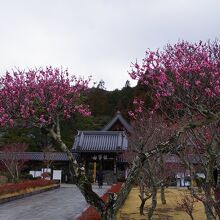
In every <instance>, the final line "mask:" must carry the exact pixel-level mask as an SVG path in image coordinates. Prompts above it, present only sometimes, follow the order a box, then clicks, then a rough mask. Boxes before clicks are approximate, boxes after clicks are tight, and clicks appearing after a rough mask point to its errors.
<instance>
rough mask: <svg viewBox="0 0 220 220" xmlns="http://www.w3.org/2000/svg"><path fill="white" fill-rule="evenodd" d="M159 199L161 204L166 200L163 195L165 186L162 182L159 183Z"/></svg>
mask: <svg viewBox="0 0 220 220" xmlns="http://www.w3.org/2000/svg"><path fill="white" fill-rule="evenodd" d="M160 199H161V202H162V204H163V205H165V204H166V203H167V202H166V197H165V186H164V184H161V186H160Z"/></svg>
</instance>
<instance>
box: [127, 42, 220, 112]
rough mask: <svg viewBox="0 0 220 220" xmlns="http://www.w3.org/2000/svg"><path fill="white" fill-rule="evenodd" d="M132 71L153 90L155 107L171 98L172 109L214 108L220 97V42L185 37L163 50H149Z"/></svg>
mask: <svg viewBox="0 0 220 220" xmlns="http://www.w3.org/2000/svg"><path fill="white" fill-rule="evenodd" d="M129 74H130V76H131V78H132V79H136V80H138V81H139V82H140V83H142V84H144V85H146V86H147V87H148V88H150V89H151V91H153V101H154V109H158V108H160V107H162V106H163V105H164V104H165V102H167V100H168V99H170V100H172V101H171V102H169V104H170V106H169V109H173V110H174V109H175V106H178V109H180V108H182V109H184V108H186V106H189V105H190V106H192V107H195V106H196V107H197V106H199V105H200V106H201V105H202V106H203V107H205V108H206V109H211V108H213V107H214V106H215V105H216V103H217V102H219V99H220V44H219V42H218V41H215V42H208V43H203V42H199V43H198V44H193V43H189V42H186V41H182V42H178V43H177V44H175V45H167V46H166V47H165V49H164V50H163V51H159V50H157V51H150V50H148V51H146V57H145V58H144V59H143V62H142V64H141V65H140V64H137V63H135V64H134V65H133V66H132V70H131V71H130V73H129ZM171 103H172V104H171ZM171 105H172V106H171Z"/></svg>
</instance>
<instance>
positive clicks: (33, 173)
mask: <svg viewBox="0 0 220 220" xmlns="http://www.w3.org/2000/svg"><path fill="white" fill-rule="evenodd" d="M29 173H30V174H31V175H32V176H33V177H39V176H41V174H42V172H41V171H32V170H31V171H30V172H29Z"/></svg>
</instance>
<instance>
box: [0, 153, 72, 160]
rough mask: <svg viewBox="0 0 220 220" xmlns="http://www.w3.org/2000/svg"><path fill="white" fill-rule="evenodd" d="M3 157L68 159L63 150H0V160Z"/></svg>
mask: <svg viewBox="0 0 220 220" xmlns="http://www.w3.org/2000/svg"><path fill="white" fill-rule="evenodd" d="M5 158H9V159H12V158H16V159H18V160H38V161H43V160H53V161H68V157H67V155H66V153H64V152H10V153H8V152H7V153H6V152H0V160H2V159H5Z"/></svg>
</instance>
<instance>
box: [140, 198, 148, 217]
mask: <svg viewBox="0 0 220 220" xmlns="http://www.w3.org/2000/svg"><path fill="white" fill-rule="evenodd" d="M146 201H147V198H144V199H141V205H140V207H139V211H140V215H144V205H145V203H146Z"/></svg>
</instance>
